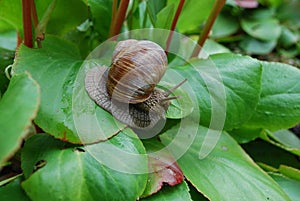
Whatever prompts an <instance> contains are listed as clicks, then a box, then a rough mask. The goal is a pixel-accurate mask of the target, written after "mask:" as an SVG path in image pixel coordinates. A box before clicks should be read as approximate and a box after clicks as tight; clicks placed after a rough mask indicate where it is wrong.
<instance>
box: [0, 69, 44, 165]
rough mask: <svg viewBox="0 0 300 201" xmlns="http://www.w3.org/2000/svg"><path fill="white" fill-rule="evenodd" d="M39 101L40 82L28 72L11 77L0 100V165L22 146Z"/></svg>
mask: <svg viewBox="0 0 300 201" xmlns="http://www.w3.org/2000/svg"><path fill="white" fill-rule="evenodd" d="M39 101H40V93H39V87H38V84H37V83H36V82H35V81H34V80H33V79H32V78H31V77H30V76H29V75H28V74H21V75H16V76H14V77H13V78H12V79H11V81H10V84H9V87H8V89H7V91H6V93H5V94H4V96H3V98H2V99H1V101H0V111H1V113H0V165H2V163H3V162H4V161H5V160H6V159H8V158H9V157H11V156H12V155H13V154H14V153H15V151H17V150H18V148H19V147H20V146H21V143H22V139H23V138H24V137H25V136H26V134H28V129H29V127H30V125H31V121H32V120H33V118H34V117H35V116H36V113H37V110H38V106H39Z"/></svg>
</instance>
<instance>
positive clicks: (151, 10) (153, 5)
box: [147, 0, 167, 24]
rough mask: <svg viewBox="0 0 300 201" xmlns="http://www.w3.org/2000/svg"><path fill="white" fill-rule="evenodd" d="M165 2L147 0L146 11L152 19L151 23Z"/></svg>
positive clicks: (164, 0) (154, 20)
mask: <svg viewBox="0 0 300 201" xmlns="http://www.w3.org/2000/svg"><path fill="white" fill-rule="evenodd" d="M166 4H167V0H160V1H157V0H148V1H147V11H148V14H149V16H150V19H151V21H152V24H155V22H156V15H157V14H158V13H159V11H161V10H162V9H163V8H164V7H165V6H166Z"/></svg>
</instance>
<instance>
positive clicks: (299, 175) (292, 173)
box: [278, 165, 300, 182]
mask: <svg viewBox="0 0 300 201" xmlns="http://www.w3.org/2000/svg"><path fill="white" fill-rule="evenodd" d="M278 170H279V172H280V173H282V174H284V175H285V176H287V177H289V178H291V179H295V180H297V181H299V182H300V170H299V169H296V168H293V167H289V166H286V165H280V166H279V169H278Z"/></svg>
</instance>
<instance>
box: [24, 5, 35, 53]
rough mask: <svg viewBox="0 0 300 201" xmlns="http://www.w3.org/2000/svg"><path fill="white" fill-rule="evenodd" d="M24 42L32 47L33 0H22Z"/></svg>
mask: <svg viewBox="0 0 300 201" xmlns="http://www.w3.org/2000/svg"><path fill="white" fill-rule="evenodd" d="M22 11H23V12H22V14H23V30H24V44H25V45H26V46H27V47H29V48H32V47H33V40H32V22H31V0H22Z"/></svg>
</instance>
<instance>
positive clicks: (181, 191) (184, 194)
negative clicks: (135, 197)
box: [141, 182, 192, 201]
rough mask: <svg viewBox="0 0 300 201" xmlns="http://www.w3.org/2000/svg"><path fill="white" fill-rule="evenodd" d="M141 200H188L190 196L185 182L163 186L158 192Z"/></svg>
mask: <svg viewBox="0 0 300 201" xmlns="http://www.w3.org/2000/svg"><path fill="white" fill-rule="evenodd" d="M141 200H142V201H190V200H192V199H191V196H190V194H189V188H188V186H187V184H186V182H182V183H181V184H179V185H177V186H174V187H170V186H164V187H163V189H162V190H160V191H159V192H158V193H156V194H154V195H152V196H150V197H147V198H144V199H141Z"/></svg>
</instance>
